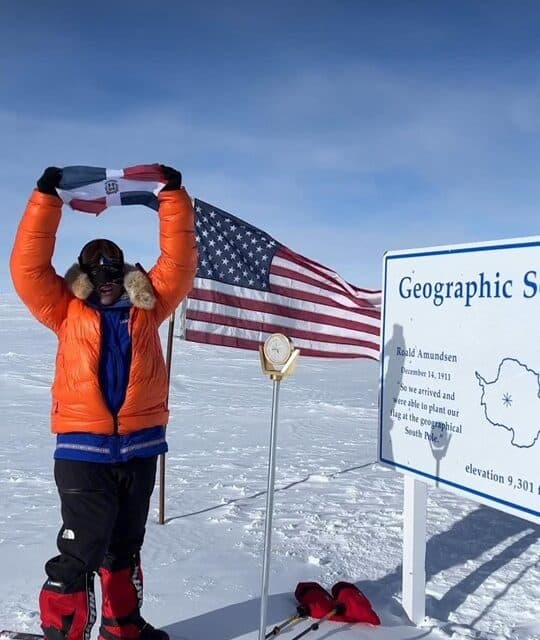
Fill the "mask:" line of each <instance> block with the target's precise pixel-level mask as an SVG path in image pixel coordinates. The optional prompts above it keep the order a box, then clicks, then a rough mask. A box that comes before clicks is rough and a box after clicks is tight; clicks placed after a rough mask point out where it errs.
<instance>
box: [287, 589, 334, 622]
mask: <svg viewBox="0 0 540 640" xmlns="http://www.w3.org/2000/svg"><path fill="white" fill-rule="evenodd" d="M294 595H295V596H296V599H297V600H298V602H299V603H300V604H301V605H303V606H304V607H306V608H307V611H308V615H309V616H311V617H312V618H319V619H320V618H324V616H326V615H328V614H329V613H330V611H332V609H333V608H334V606H335V603H334V600H333V598H332V596H331V595H330V594H329V593H328V591H326V589H324V588H323V587H321V585H320V584H319V583H318V582H299V583H298V585H297V586H296V590H295V592H294Z"/></svg>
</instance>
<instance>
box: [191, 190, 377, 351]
mask: <svg viewBox="0 0 540 640" xmlns="http://www.w3.org/2000/svg"><path fill="white" fill-rule="evenodd" d="M195 224H196V234H197V242H198V247H199V265H198V269H197V274H196V277H195V283H194V288H193V290H192V291H191V293H190V294H189V296H188V299H187V308H186V318H185V338H186V340H190V341H192V342H202V343H209V344H215V345H225V346H230V347H239V348H242V349H258V348H259V346H260V345H261V344H262V343H263V342H264V341H265V339H266V338H267V337H268V336H269V335H270V334H272V333H276V332H279V333H284V334H286V335H287V336H288V337H289V338H291V340H292V341H293V343H294V345H295V346H296V347H298V348H299V349H300V350H301V353H302V355H308V356H318V357H328V358H372V359H375V360H378V359H379V333H380V316H381V314H380V302H381V292H380V291H375V290H371V289H360V288H358V287H355V286H353V285H351V284H348V283H347V282H345V281H344V280H343V279H342V278H340V276H338V275H337V274H336V273H335V272H334V271H332V270H331V269H328V268H326V267H324V266H322V265H320V264H318V263H317V262H314V261H313V260H309V259H308V258H304V257H303V256H301V255H299V254H297V253H295V252H294V251H291V250H290V249H288V248H287V247H285V246H284V245H282V244H280V243H279V242H277V241H276V240H274V239H273V238H272V237H271V236H269V235H268V234H267V233H265V232H264V231H261V230H260V229H257V228H256V227H253V226H252V225H250V224H248V223H246V222H244V221H243V220H240V219H239V218H237V217H235V216H233V215H231V214H230V213H227V212H225V211H222V210H220V209H218V208H217V207H214V206H212V205H210V204H207V203H206V202H203V201H202V200H195Z"/></svg>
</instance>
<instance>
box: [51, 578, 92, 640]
mask: <svg viewBox="0 0 540 640" xmlns="http://www.w3.org/2000/svg"><path fill="white" fill-rule="evenodd" d="M84 582H85V584H84V585H83V587H82V589H80V588H79V590H77V591H74V592H70V591H69V590H68V589H67V588H66V585H64V584H63V583H61V582H55V581H54V580H51V579H49V580H47V582H45V584H44V585H43V588H42V589H41V592H40V594H39V610H40V613H41V628H42V629H43V634H44V635H45V638H46V639H47V640H89V638H90V632H91V631H92V627H93V626H94V622H95V621H96V600H95V596H94V576H93V575H91V574H89V575H88V576H86V579H85V581H84Z"/></svg>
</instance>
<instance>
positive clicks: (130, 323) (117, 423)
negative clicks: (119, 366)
mask: <svg viewBox="0 0 540 640" xmlns="http://www.w3.org/2000/svg"><path fill="white" fill-rule="evenodd" d="M98 313H99V320H100V328H101V335H100V340H99V366H101V359H102V357H103V322H104V320H103V315H102V313H100V312H98ZM128 334H129V337H130V339H131V354H130V359H129V367H128V375H127V380H126V394H125V396H124V401H123V402H122V405H121V406H120V407H119V409H118V412H117V413H114V412H113V411H111V409H110V407H109V405H108V404H107V400H106V398H105V394H104V392H103V387H102V386H101V381H100V385H99V389H100V391H101V397H102V398H103V403H104V404H105V406H106V407H107V408H108V409H109V413H110V414H111V416H112V419H113V434H114V435H115V436H117V435H119V427H120V421H119V417H118V416H119V414H120V411H121V409H122V407H123V406H124V402H125V401H126V396H127V390H128V387H129V377H130V374H131V362H132V354H133V308H131V309H130V310H129V317H128ZM98 375H99V374H98Z"/></svg>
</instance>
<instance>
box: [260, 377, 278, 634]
mask: <svg viewBox="0 0 540 640" xmlns="http://www.w3.org/2000/svg"><path fill="white" fill-rule="evenodd" d="M272 379H273V381H274V386H273V391H272V426H271V430H270V452H269V457H268V484H267V488H266V520H265V529H264V556H263V571H262V588H261V621H260V626H259V640H264V638H265V635H266V618H267V612H268V581H269V577H270V554H271V552H272V516H273V513H274V483H275V478H276V441H277V419H278V402H279V384H280V381H279V380H278V379H277V378H275V377H274V378H272Z"/></svg>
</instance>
